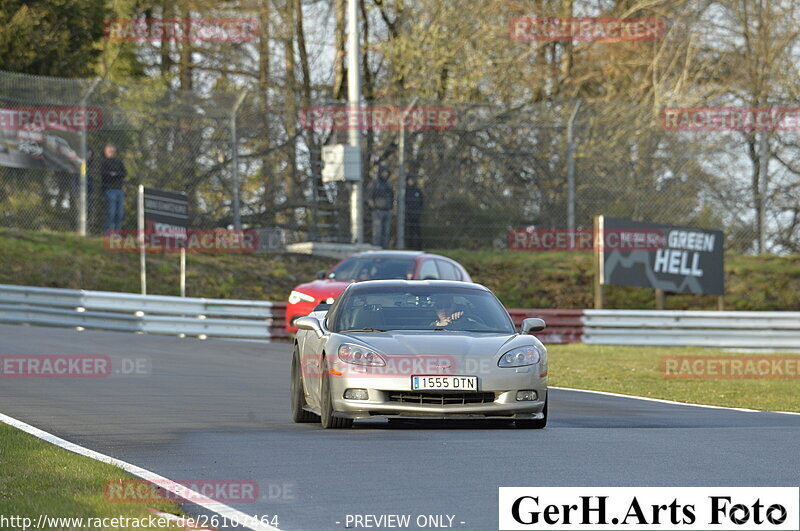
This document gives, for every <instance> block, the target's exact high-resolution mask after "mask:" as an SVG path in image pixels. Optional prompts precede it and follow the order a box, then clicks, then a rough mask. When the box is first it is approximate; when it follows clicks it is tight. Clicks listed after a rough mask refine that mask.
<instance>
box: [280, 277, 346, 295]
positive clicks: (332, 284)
mask: <svg viewBox="0 0 800 531" xmlns="http://www.w3.org/2000/svg"><path fill="white" fill-rule="evenodd" d="M350 283H351V282H350V281H349V280H327V279H325V280H315V281H313V282H306V283H305V284H300V285H299V286H297V287H296V288H294V290H295V291H299V292H301V293H305V294H306V295H312V296H314V297H316V298H318V299H327V298H328V297H333V298H334V299H335V298H336V297H338V296H339V295H340V294H341V293H342V292H343V291H344V289H345V288H346V287H347V286H348V285H350Z"/></svg>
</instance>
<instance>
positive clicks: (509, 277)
mask: <svg viewBox="0 0 800 531" xmlns="http://www.w3.org/2000/svg"><path fill="white" fill-rule="evenodd" d="M434 252H435V251H434ZM439 252H440V253H441V254H444V255H446V256H450V257H452V258H454V259H455V260H458V261H459V262H461V263H462V264H464V266H465V267H466V268H467V270H468V271H469V272H470V274H471V275H472V278H473V279H474V280H475V281H476V282H480V283H482V284H485V285H487V286H488V287H489V288H491V289H492V290H493V291H494V292H495V293H496V294H497V295H498V297H499V298H500V300H502V301H503V303H505V304H506V305H507V306H509V307H516V308H590V307H591V306H592V278H593V275H594V273H593V271H592V260H591V255H590V254H589V253H526V252H511V251H466V250H446V251H439ZM186 263H187V276H186V284H187V295H189V296H195V297H220V298H239V299H256V300H286V297H288V295H289V291H291V289H292V288H293V287H294V286H296V285H297V284H299V283H301V282H307V281H309V280H311V279H313V278H314V273H315V272H317V271H318V270H320V269H324V268H327V267H329V266H331V265H333V264H334V263H335V260H331V259H326V258H319V257H311V256H305V255H298V254H286V253H283V254H271V255H235V254H227V255H225V254H216V255H214V254H188V255H187V257H186ZM147 267H148V276H147V283H148V292H149V293H153V294H159V295H177V294H178V271H179V270H178V256H177V255H176V254H167V255H163V254H162V255H158V254H152V255H149V256H148V266H147ZM725 277H726V278H725V282H726V290H727V295H726V297H725V303H726V308H728V309H732V310H800V297H797V296H796V294H797V293H798V292H800V255H795V256H787V257H777V256H741V255H734V254H730V253H729V254H728V255H727V256H726V263H725ZM0 283H5V284H21V285H30V286H48V287H57V288H75V289H77V288H82V289H94V290H107V291H127V292H133V293H136V292H138V291H139V257H138V255H136V254H132V253H111V252H108V251H106V250H105V248H104V247H103V241H102V238H98V237H89V238H81V237H79V236H76V235H74V234H69V233H48V232H30V231H18V230H12V229H0ZM605 289H606V300H607V307H608V308H632V309H633V308H636V309H651V308H654V307H655V297H654V295H653V292H652V290H648V289H641V288H627V287H620V286H607V287H606V288H605ZM667 308H668V309H676V310H678V309H681V310H683V309H694V310H702V309H708V310H710V309H715V308H716V298H715V297H703V296H696V295H685V294H668V296H667Z"/></svg>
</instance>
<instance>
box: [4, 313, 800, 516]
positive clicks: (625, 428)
mask: <svg viewBox="0 0 800 531" xmlns="http://www.w3.org/2000/svg"><path fill="white" fill-rule="evenodd" d="M290 353H291V351H290V347H289V345H288V344H287V343H273V344H269V345H264V344H256V343H246V342H229V341H214V340H207V341H200V340H196V339H178V338H171V337H157V336H145V335H133V334H123V333H113V332H76V331H71V330H61V329H50V328H39V327H27V326H0V356H3V355H15V354H16V355H19V354H102V355H108V356H110V357H111V358H112V360H113V364H112V366H113V367H114V369H115V370H117V369H120V370H122V369H121V368H124V366H125V365H124V364H127V367H128V369H130V363H129V362H130V360H137V359H138V360H142V359H144V360H145V363H146V365H145V366H146V367H147V369H146V370H145V371H143V372H145V373H146V374H129V375H122V374H114V375H112V376H110V377H108V378H80V379H77V378H22V379H20V378H0V412H1V413H4V414H6V415H9V416H11V417H15V418H17V419H19V420H22V421H24V422H27V423H29V424H32V425H34V426H36V427H38V428H41V429H43V430H46V431H49V432H51V433H54V434H56V435H58V436H60V437H63V438H65V439H67V440H69V441H72V442H75V443H78V444H81V445H83V446H86V447H88V448H90V449H93V450H97V451H99V452H103V453H106V454H108V455H111V456H113V457H117V458H119V459H122V460H125V461H128V462H129V463H133V464H135V465H139V466H141V467H144V468H146V469H149V470H151V471H153V472H156V473H158V474H162V475H164V476H167V477H169V478H171V479H174V480H176V481H186V480H241V481H245V480H248V481H257V482H258V484H259V487H260V497H259V500H258V501H256V502H251V503H238V504H237V503H229V505H231V506H233V507H235V508H236V509H238V510H240V511H242V512H244V513H247V514H249V515H258V516H261V515H264V514H269V515H273V514H277V515H278V517H279V526H278V527H279V528H280V529H287V530H293V529H308V530H324V529H343V528H344V527H345V521H346V520H345V518H346V515H347V514H360V515H366V514H374V515H380V514H410V515H411V522H412V525H411V527H410V529H418V528H417V527H416V525H415V524H413V522H414V521H415V519H416V518H417V516H418V515H451V516H453V515H454V518H453V528H456V529H476V530H487V529H497V492H498V491H497V487H499V486H557V485H563V486H790V485H796V484H797V477H798V472H800V461H798V457H797V441H798V440H800V416H793V415H780V414H773V413H748V412H740V411H731V410H720V409H708V408H698V407H689V406H678V405H671V404H663V403H657V402H649V401H641V400H634V399H629V398H620V397H613V396H605V395H600V394H592V393H581V392H575V391H567V390H552V391H551V401H550V424H549V426H548V428H547V429H545V430H543V431H537V430H515V429H513V428H511V427H510V426H509V425H507V424H505V423H492V424H490V425H488V424H485V423H466V424H464V423H462V424H458V425H441V424H438V423H435V422H425V423H401V424H395V423H391V424H389V423H385V422H377V421H369V422H362V423H360V424H359V423H356V427H355V428H354V429H352V430H344V431H339V430H327V431H324V430H322V429H321V428H320V427H319V425H315V424H305V425H298V424H293V423H292V421H291V418H290V416H289V393H288V383H289V378H288V374H289V361H290ZM123 359H126V360H128V361H127V362H123V361H122V360H123ZM743 385H746V383H744V382H743ZM220 501H223V502H224V501H225V500H220ZM226 503H227V502H226ZM186 509H187V511H188V512H190V513H192V512H193V511H196V510H197V508H196V507H195V506H187V507H186ZM65 516H67V515H65ZM447 521H448V520H447V518H445V519H444V522H445V523H446V522H447ZM337 522H339V523H338V524H337ZM462 522H463V523H462Z"/></svg>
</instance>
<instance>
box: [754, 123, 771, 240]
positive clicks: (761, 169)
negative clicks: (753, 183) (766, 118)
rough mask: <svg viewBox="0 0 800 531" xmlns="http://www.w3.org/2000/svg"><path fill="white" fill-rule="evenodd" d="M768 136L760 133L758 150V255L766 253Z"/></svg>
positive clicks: (765, 133)
mask: <svg viewBox="0 0 800 531" xmlns="http://www.w3.org/2000/svg"><path fill="white" fill-rule="evenodd" d="M768 134H769V133H768V132H767V131H761V138H760V140H761V141H760V143H759V149H758V193H757V196H756V206H757V207H758V254H762V253H765V252H767V249H766V238H765V234H766V227H765V226H764V225H765V223H764V220H765V215H764V210H765V209H764V206H765V205H764V203H765V198H766V195H767V194H766V191H767V166H768V165H769V142H768V138H767V135H768Z"/></svg>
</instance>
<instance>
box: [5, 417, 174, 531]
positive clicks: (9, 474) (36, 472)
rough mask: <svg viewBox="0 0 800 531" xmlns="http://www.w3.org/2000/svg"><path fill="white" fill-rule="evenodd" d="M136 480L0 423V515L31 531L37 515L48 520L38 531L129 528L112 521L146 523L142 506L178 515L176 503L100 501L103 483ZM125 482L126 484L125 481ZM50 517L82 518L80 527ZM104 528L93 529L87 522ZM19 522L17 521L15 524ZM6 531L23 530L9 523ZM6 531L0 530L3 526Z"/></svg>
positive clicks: (74, 523)
mask: <svg viewBox="0 0 800 531" xmlns="http://www.w3.org/2000/svg"><path fill="white" fill-rule="evenodd" d="M129 481H138V479H137V478H135V477H134V476H132V475H130V474H128V473H127V472H125V471H123V470H121V469H119V468H117V467H115V466H111V465H108V464H105V463H100V462H98V461H95V460H93V459H89V458H88V457H83V456H80V455H77V454H73V453H72V452H68V451H66V450H63V449H61V448H58V447H57V446H54V445H52V444H49V443H46V442H44V441H41V440H39V439H37V438H36V437H33V436H32V435H29V434H27V433H25V432H23V431H20V430H18V429H16V428H13V427H11V426H9V425H7V424H3V423H0V515H2V516H4V517H6V518H10V517H19V518H30V519H31V521H32V524H29V525H28V527H27V528H28V529H32V528H33V527H34V526H35V525H36V524H37V523H38V521H39V518H40V516H42V517H47V518H51V520H49V521H43V522H42V529H84V528H90V527H95V528H97V529H101V528H102V529H125V530H127V529H131V528H132V526H131V525H130V523H131V521H130V520H128V521H127V522H128V525H114V522H115V521H114V520H113V519H115V518H116V519H118V520H116V522H117V523H119V524H124V523H125V521H123V520H121V519H122V518H127V519H137V521H138V522H140V523H147V521H148V519H149V517H150V516H152V515H151V513H150V512H149V511H148V510H147V509H148V507H151V508H153V509H157V510H159V511H163V512H166V513H171V514H176V515H180V516H183V515H182V513H181V511H180V510H179V508H178V505H177V503H175V502H173V501H170V500H166V499H164V500H163V501H153V502H151V503H145V502H141V501H138V502H124V503H123V502H119V501H112V500H113V498H111V497H108V498H107V497H106V495H105V494H104V493H105V492H106V491H105V490H104V487H105V485H106V484H109V482H129ZM125 484H130V483H125ZM55 518H83V519H84V520H83V525H78V523H77V521H76V520H72V522H69V521H66V520H62V521H60V522H59V521H57V520H55ZM89 518H91V519H96V518H99V519H106V520H105V521H103V520H92V521H94V522H104V523H105V524H107V525H102V526H93V525H91V524H88V522H87V519H89ZM17 522H18V523H20V522H21V521H20V520H17ZM9 525H10V527H8V528H10V529H23V525H22V524H21V523H20V524H19V525H16V524H14V523H13V522H11V523H10V524H9ZM170 528H171V529H182V527H177V526H175V525H172V526H171V527H166V528H161V527H158V525H155V526H146V525H145V526H144V527H138V526H137V529H170ZM3 529H6V527H3Z"/></svg>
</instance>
